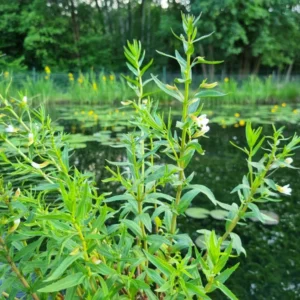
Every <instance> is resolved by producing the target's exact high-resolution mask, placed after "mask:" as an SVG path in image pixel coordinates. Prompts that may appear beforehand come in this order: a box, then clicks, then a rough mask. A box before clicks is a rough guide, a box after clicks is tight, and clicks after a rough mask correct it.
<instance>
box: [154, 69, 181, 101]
mask: <svg viewBox="0 0 300 300" xmlns="http://www.w3.org/2000/svg"><path fill="white" fill-rule="evenodd" d="M151 77H152V78H153V80H154V82H155V83H156V84H157V86H158V87H159V88H160V89H161V90H162V91H163V92H165V93H166V94H168V95H170V96H172V97H174V98H175V99H177V100H179V101H180V102H183V99H184V98H183V95H182V94H181V93H180V91H179V90H172V89H169V88H167V86H166V85H165V84H164V83H162V82H161V81H160V80H159V79H157V77H156V76H154V75H152V74H151Z"/></svg>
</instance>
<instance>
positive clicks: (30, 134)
mask: <svg viewBox="0 0 300 300" xmlns="http://www.w3.org/2000/svg"><path fill="white" fill-rule="evenodd" d="M33 142H34V135H33V133H31V132H30V133H29V134H28V146H30V145H32V144H33Z"/></svg>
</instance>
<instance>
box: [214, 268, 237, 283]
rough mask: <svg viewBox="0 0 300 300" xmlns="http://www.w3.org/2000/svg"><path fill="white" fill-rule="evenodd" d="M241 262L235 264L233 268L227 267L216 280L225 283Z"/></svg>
mask: <svg viewBox="0 0 300 300" xmlns="http://www.w3.org/2000/svg"><path fill="white" fill-rule="evenodd" d="M239 265H240V263H237V264H235V265H234V266H233V267H231V268H227V269H226V270H225V271H223V272H222V273H221V274H220V275H218V276H217V277H216V278H215V280H216V281H219V282H221V283H224V282H225V281H226V280H227V279H228V278H229V277H230V276H231V274H232V273H233V272H234V271H235V270H236V269H237V268H238V266H239Z"/></svg>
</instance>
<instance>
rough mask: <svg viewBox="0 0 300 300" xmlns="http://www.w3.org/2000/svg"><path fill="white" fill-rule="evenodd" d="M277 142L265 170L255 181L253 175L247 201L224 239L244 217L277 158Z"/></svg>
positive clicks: (223, 239)
mask: <svg viewBox="0 0 300 300" xmlns="http://www.w3.org/2000/svg"><path fill="white" fill-rule="evenodd" d="M276 143H277V140H275V141H274V146H273V149H272V152H271V154H270V156H269V161H268V163H267V165H266V167H265V170H264V171H263V172H262V173H261V174H260V175H259V176H258V177H256V178H255V180H254V181H253V178H252V177H251V181H252V183H251V192H250V195H249V196H248V198H247V199H246V200H245V202H243V203H242V204H241V206H240V208H239V210H238V213H237V214H236V216H235V217H234V218H233V220H232V221H231V223H230V225H229V226H228V228H227V230H226V232H225V233H224V234H223V236H222V241H225V240H226V239H227V237H228V236H229V235H230V233H231V232H232V231H233V229H234V228H235V227H236V225H237V224H238V222H239V221H240V219H241V218H242V216H243V215H244V213H245V212H246V211H247V209H248V205H249V203H251V202H252V198H253V196H254V194H255V193H256V191H257V189H258V188H259V187H260V186H261V183H262V181H263V180H264V178H265V177H266V175H267V173H268V171H269V169H270V167H271V164H272V163H273V161H274V158H275V153H276V150H277V147H276ZM250 156H251V152H250ZM249 172H250V175H251V176H253V173H252V168H250V170H249Z"/></svg>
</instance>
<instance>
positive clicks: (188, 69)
mask: <svg viewBox="0 0 300 300" xmlns="http://www.w3.org/2000/svg"><path fill="white" fill-rule="evenodd" d="M190 42H191V37H190V36H188V43H190ZM185 72H186V77H187V78H189V77H190V72H191V55H190V54H187V67H186V71H185ZM189 89H190V81H189V80H187V81H186V82H185V88H184V100H183V107H182V123H185V122H186V119H187V116H188V102H189ZM186 134H187V129H186V127H185V126H184V127H183V129H182V135H181V147H180V156H179V160H178V161H177V164H178V167H179V168H180V171H179V180H180V181H181V182H182V183H181V184H180V185H179V186H178V187H177V192H176V199H175V207H177V206H178V205H179V202H180V199H181V193H182V189H183V181H184V179H185V174H184V162H182V161H181V159H182V158H183V156H184V151H185V146H186V145H185V141H186ZM176 227H177V214H176V213H174V214H173V216H172V223H171V234H174V233H175V231H176Z"/></svg>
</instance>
